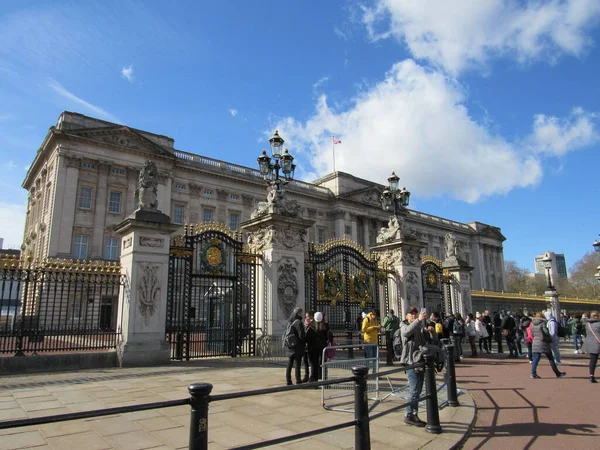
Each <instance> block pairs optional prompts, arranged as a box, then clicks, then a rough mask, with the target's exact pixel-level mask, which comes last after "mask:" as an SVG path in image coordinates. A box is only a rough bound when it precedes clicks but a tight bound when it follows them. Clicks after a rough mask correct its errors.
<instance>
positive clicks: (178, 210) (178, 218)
mask: <svg viewBox="0 0 600 450" xmlns="http://www.w3.org/2000/svg"><path fill="white" fill-rule="evenodd" d="M183 212H184V206H183V205H178V204H175V205H173V223H176V224H177V225H183Z"/></svg>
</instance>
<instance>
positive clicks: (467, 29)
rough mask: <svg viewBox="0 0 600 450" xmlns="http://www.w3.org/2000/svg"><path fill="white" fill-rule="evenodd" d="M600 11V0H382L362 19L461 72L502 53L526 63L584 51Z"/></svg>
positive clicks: (372, 30) (379, 34)
mask: <svg viewBox="0 0 600 450" xmlns="http://www.w3.org/2000/svg"><path fill="white" fill-rule="evenodd" d="M599 17H600V2H599V1H598V0H548V1H538V0H536V1H533V0H526V1H525V2H523V1H516V0H485V1H482V0H452V1H447V0H378V1H377V4H376V6H375V7H373V8H366V7H365V8H363V18H362V19H363V23H364V24H365V25H366V27H367V30H368V32H369V34H370V37H371V39H373V40H378V39H386V38H389V37H395V38H397V39H398V40H400V41H402V42H404V43H405V44H406V45H407V47H408V49H409V50H410V51H411V53H412V54H413V55H414V56H415V58H418V59H424V60H427V61H429V62H431V63H432V64H433V65H435V66H437V67H443V68H444V69H445V70H446V71H447V72H449V73H451V74H454V75H456V74H458V73H460V72H461V71H463V70H464V69H466V68H468V67H469V66H473V65H475V66H481V65H485V63H486V62H487V61H488V60H489V59H490V58H491V57H492V56H497V55H502V56H504V55H510V56H512V57H515V58H516V59H517V60H518V61H520V62H522V63H527V62H529V61H532V60H537V59H548V60H550V61H553V60H555V59H556V58H557V57H559V56H560V55H562V54H565V53H566V54H570V55H574V56H580V55H581V54H582V52H584V51H585V50H586V49H587V48H588V46H589V45H590V44H591V39H590V38H589V37H588V36H587V35H586V31H587V29H588V28H589V27H590V26H591V25H592V24H593V23H594V22H595V21H597V20H598V18H599Z"/></svg>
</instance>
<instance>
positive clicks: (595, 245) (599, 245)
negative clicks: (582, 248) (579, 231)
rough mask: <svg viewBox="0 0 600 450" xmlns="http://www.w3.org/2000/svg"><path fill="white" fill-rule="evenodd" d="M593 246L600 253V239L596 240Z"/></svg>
mask: <svg viewBox="0 0 600 450" xmlns="http://www.w3.org/2000/svg"><path fill="white" fill-rule="evenodd" d="M599 236H600V235H599ZM592 245H593V246H594V250H596V252H598V253H600V242H599V241H598V239H596V240H595V241H594V243H593V244H592Z"/></svg>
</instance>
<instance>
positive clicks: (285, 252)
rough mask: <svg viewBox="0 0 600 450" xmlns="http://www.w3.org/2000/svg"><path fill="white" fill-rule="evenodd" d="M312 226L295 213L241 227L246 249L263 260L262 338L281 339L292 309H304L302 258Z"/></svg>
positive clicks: (259, 308) (262, 217)
mask: <svg viewBox="0 0 600 450" xmlns="http://www.w3.org/2000/svg"><path fill="white" fill-rule="evenodd" d="M314 223H315V221H314V220H308V219H303V218H301V217H297V213H296V214H290V215H282V214H277V213H268V214H260V215H258V217H254V218H253V219H251V220H249V221H246V222H243V223H242V224H240V227H241V229H242V230H243V231H244V232H247V233H248V247H249V249H250V250H251V251H253V252H254V253H259V254H261V255H262V257H263V263H262V274H261V275H260V276H258V277H257V283H258V286H259V289H258V296H257V298H258V301H257V312H256V313H257V315H256V318H257V326H258V327H260V328H261V329H262V334H263V335H269V336H280V335H282V334H283V332H284V331H285V326H286V323H287V320H288V318H289V316H290V315H291V313H292V311H293V309H294V307H296V306H299V307H301V308H303V309H304V300H305V298H304V254H305V252H306V251H307V246H308V239H307V230H308V228H310V227H311V226H313V225H314Z"/></svg>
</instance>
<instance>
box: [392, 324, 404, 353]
mask: <svg viewBox="0 0 600 450" xmlns="http://www.w3.org/2000/svg"><path fill="white" fill-rule="evenodd" d="M392 344H393V346H394V355H395V356H396V358H398V359H400V358H401V357H402V334H401V333H400V328H398V329H397V330H396V331H395V332H394V340H393V341H392Z"/></svg>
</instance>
